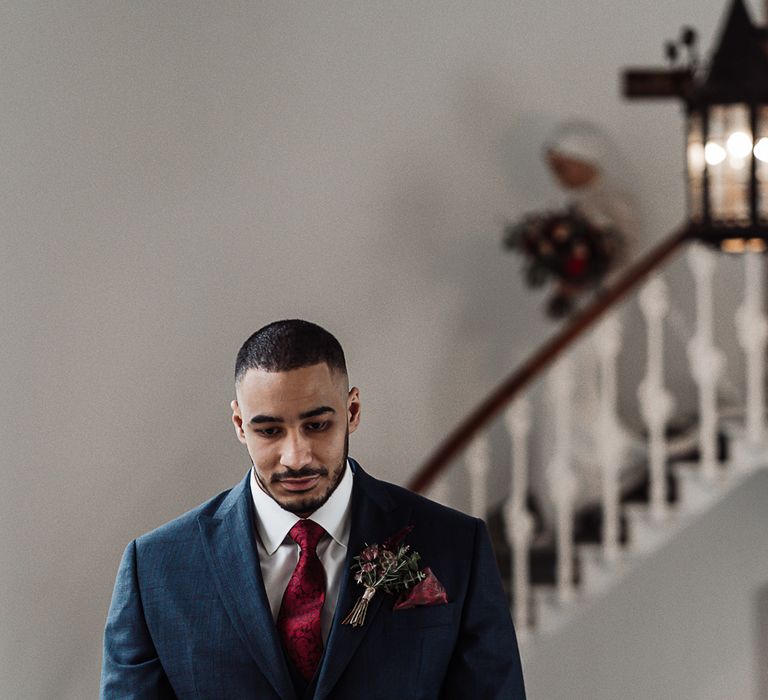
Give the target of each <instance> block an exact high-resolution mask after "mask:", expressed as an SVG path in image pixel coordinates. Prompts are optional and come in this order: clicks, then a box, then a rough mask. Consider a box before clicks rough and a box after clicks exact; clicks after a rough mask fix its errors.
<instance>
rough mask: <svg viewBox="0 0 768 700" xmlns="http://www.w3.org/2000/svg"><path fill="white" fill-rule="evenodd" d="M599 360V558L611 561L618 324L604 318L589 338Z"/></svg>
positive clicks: (615, 537)
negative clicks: (600, 508)
mask: <svg viewBox="0 0 768 700" xmlns="http://www.w3.org/2000/svg"><path fill="white" fill-rule="evenodd" d="M593 343H594V347H595V349H596V351H597V356H598V358H599V360H600V415H599V418H598V420H597V421H596V423H595V438H596V439H595V444H596V445H597V449H598V457H599V459H600V468H601V472H602V476H603V555H604V557H605V559H606V560H607V561H614V560H615V559H616V558H617V557H618V554H619V498H620V486H619V467H620V464H619V462H620V459H621V454H620V452H619V448H620V446H621V428H620V423H619V416H618V401H617V395H616V358H617V357H618V355H619V351H620V350H621V322H620V321H619V318H618V316H617V315H616V314H612V315H610V316H608V318H606V319H605V320H604V321H602V322H601V323H600V325H599V326H598V327H597V329H596V331H595V334H594V336H593Z"/></svg>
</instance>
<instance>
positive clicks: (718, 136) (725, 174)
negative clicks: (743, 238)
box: [704, 104, 753, 226]
mask: <svg viewBox="0 0 768 700" xmlns="http://www.w3.org/2000/svg"><path fill="white" fill-rule="evenodd" d="M752 147H753V140H752V129H751V128H750V121H749V108H748V107H747V105H744V104H735V105H716V106H713V107H712V108H711V109H710V114H709V138H708V139H707V143H706V144H705V146H704V157H705V160H706V162H707V172H708V174H709V191H710V203H711V214H712V220H713V222H714V223H719V224H724V225H738V226H744V225H748V224H749V181H750V175H751V155H752Z"/></svg>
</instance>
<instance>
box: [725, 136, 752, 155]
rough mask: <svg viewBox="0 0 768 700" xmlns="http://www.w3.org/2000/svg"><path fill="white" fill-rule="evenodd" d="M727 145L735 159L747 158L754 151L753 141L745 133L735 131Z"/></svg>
mask: <svg viewBox="0 0 768 700" xmlns="http://www.w3.org/2000/svg"><path fill="white" fill-rule="evenodd" d="M725 145H726V148H727V149H728V153H730V154H731V155H732V156H733V157H734V158H746V157H747V156H748V155H749V152H750V151H751V150H752V139H750V138H749V134H745V133H744V132H743V131H734V132H733V133H732V134H731V135H730V136H729V137H728V141H726V144H725Z"/></svg>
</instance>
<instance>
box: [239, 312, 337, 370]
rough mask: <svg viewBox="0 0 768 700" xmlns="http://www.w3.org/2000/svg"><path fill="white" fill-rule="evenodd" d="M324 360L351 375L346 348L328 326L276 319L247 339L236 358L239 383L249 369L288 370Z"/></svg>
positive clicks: (333, 368)
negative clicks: (346, 357) (348, 368)
mask: <svg viewBox="0 0 768 700" xmlns="http://www.w3.org/2000/svg"><path fill="white" fill-rule="evenodd" d="M321 362H325V363H326V364H327V365H328V366H329V367H330V368H331V369H332V370H336V371H338V372H341V373H343V374H344V376H347V364H346V362H345V360H344V351H343V350H342V349H341V345H340V344H339V341H338V340H336V338H334V337H333V335H331V334H330V333H329V332H328V331H327V330H325V328H321V327H320V326H318V325H317V324H315V323H310V322H309V321H301V320H299V319H290V320H286V321H274V322H273V323H269V324H267V325H266V326H264V327H263V328H260V329H259V330H257V331H256V332H255V333H254V334H253V335H252V336H251V337H250V338H248V340H246V341H245V342H244V343H243V346H242V347H241V348H240V351H239V352H238V353H237V359H236V360H235V384H237V383H238V382H239V381H240V380H241V379H242V378H243V377H244V376H245V373H246V372H247V371H248V370H249V369H261V370H265V371H267V372H287V371H288V370H291V369H299V368H300V367H309V366H310V365H316V364H319V363H321Z"/></svg>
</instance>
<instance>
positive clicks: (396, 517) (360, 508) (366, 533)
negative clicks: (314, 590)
mask: <svg viewBox="0 0 768 700" xmlns="http://www.w3.org/2000/svg"><path fill="white" fill-rule="evenodd" d="M350 462H351V464H352V466H353V470H354V473H355V480H354V486H353V487H352V513H351V524H350V534H349V544H348V548H347V558H346V561H345V563H344V576H343V577H342V579H341V586H340V589H339V597H338V602H337V604H336V611H335V613H334V617H333V625H332V627H331V632H330V634H329V635H328V642H327V644H326V650H325V654H324V655H323V661H322V664H321V666H320V673H319V675H318V677H317V686H316V690H315V693H314V695H313V697H314V698H315V700H322V698H327V697H330V693H331V690H333V686H334V685H335V684H336V682H337V681H338V680H339V677H340V676H341V674H342V672H343V671H344V669H345V668H346V667H347V665H348V664H349V662H350V660H351V659H352V656H353V655H354V653H355V651H356V650H357V648H358V646H359V645H360V642H361V641H362V640H363V638H364V637H365V634H366V632H367V631H368V630H369V629H370V627H371V625H372V624H373V623H374V620H375V618H376V614H377V613H378V612H379V610H380V609H381V605H382V603H383V602H384V598H385V597H386V596H385V594H384V593H381V592H379V593H377V594H376V595H375V596H374V597H373V600H372V601H371V602H370V604H369V606H368V612H367V614H366V617H365V624H364V625H363V626H362V627H352V626H351V625H343V624H341V621H342V620H343V619H344V618H345V617H346V616H347V614H348V613H349V612H350V611H351V610H352V606H353V605H354V604H355V602H356V601H357V599H358V598H359V597H360V595H361V594H362V592H363V589H362V588H361V587H360V586H358V585H356V584H355V583H354V581H353V580H352V576H351V574H350V573H349V572H350V569H351V567H352V560H353V558H354V557H356V556H357V555H358V554H360V551H361V550H362V549H363V547H365V545H366V544H372V543H374V542H378V543H381V542H383V541H384V540H385V539H386V538H387V537H389V536H390V535H392V534H394V533H395V532H396V531H397V530H399V529H400V528H401V527H403V526H404V525H407V520H408V518H409V517H410V510H402V509H398V508H397V507H396V505H395V503H394V502H393V501H392V499H391V498H390V496H389V494H388V493H387V492H386V491H385V490H384V489H383V488H382V487H381V486H380V485H379V484H378V482H377V481H376V480H375V479H373V478H371V477H370V476H368V475H367V474H366V473H365V472H364V471H363V470H362V469H361V467H360V465H359V464H357V463H356V462H354V461H353V460H350Z"/></svg>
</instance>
